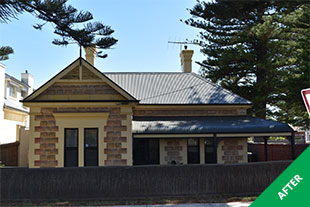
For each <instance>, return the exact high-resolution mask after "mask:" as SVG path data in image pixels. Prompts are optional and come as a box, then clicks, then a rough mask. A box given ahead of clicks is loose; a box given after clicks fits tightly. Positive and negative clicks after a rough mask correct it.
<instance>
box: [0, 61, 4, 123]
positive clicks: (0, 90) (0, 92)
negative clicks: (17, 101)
mask: <svg viewBox="0 0 310 207" xmlns="http://www.w3.org/2000/svg"><path fill="white" fill-rule="evenodd" d="M4 86H5V66H4V65H2V64H1V63H0V126H1V125H3V124H2V123H1V121H2V120H3V105H4V90H5V89H4Z"/></svg>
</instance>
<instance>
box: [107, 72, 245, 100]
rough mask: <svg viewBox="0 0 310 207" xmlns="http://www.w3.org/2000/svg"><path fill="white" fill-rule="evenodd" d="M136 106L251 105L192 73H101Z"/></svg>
mask: <svg viewBox="0 0 310 207" xmlns="http://www.w3.org/2000/svg"><path fill="white" fill-rule="evenodd" d="M104 74H105V75H107V76H108V77H109V78H110V79H112V80H113V81H114V82H116V83H117V84H118V85H119V86H121V87H122V88H123V89H124V90H126V91H127V92H128V93H130V94H131V95H133V96H134V97H135V98H136V99H138V100H140V104H251V102H250V101H248V100H246V99H244V98H242V97H240V96H238V95H236V94H234V93H232V92H230V91H228V90H226V89H223V88H222V87H220V86H218V85H216V84H214V83H212V82H210V81H207V80H206V79H203V78H201V77H200V76H198V75H197V74H194V73H104Z"/></svg>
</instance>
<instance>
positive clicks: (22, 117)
mask: <svg viewBox="0 0 310 207" xmlns="http://www.w3.org/2000/svg"><path fill="white" fill-rule="evenodd" d="M33 83H34V79H33V76H32V75H31V74H30V73H28V72H27V71H25V73H22V74H21V80H18V79H17V78H15V77H13V76H10V75H9V74H7V73H6V72H5V66H4V65H3V64H1V63H0V106H1V108H0V133H1V134H0V145H1V158H0V161H1V162H2V163H3V164H5V165H19V166H27V165H28V164H27V154H28V143H29V141H28V134H27V131H26V130H27V129H28V128H29V108H28V107H24V106H23V104H22V103H21V102H20V100H22V99H24V98H25V97H26V96H28V95H29V94H31V93H32V92H33Z"/></svg>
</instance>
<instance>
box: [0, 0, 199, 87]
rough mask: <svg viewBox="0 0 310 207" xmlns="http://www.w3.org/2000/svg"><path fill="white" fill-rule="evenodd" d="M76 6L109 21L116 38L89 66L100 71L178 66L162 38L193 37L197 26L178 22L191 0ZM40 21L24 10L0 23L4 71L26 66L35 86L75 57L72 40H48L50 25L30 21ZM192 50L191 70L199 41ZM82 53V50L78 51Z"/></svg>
mask: <svg viewBox="0 0 310 207" xmlns="http://www.w3.org/2000/svg"><path fill="white" fill-rule="evenodd" d="M68 3H69V4H71V5H72V6H74V7H75V8H77V9H78V10H79V11H80V10H84V11H89V12H91V13H92V14H93V16H94V20H95V21H101V22H103V23H104V24H105V25H109V26H111V28H112V29H113V30H115V32H114V33H113V37H114V38H116V39H118V42H117V44H116V45H114V46H113V48H112V49H109V50H106V51H105V52H106V53H107V54H108V57H107V58H105V59H101V58H97V59H96V63H95V66H96V68H98V69H99V70H100V71H102V72H181V66H180V57H179V54H180V51H181V45H177V44H169V43H168V41H177V42H183V41H185V40H186V39H188V40H193V39H197V38H198V34H199V30H198V29H196V28H193V27H190V26H188V25H186V24H185V23H182V22H181V21H180V19H183V20H186V19H188V18H190V17H191V16H190V14H189V11H188V10H187V9H191V8H193V6H194V5H195V3H196V0H104V1H103V0H88V1H86V0H70V1H69V2H68ZM36 23H40V20H38V19H36V18H35V17H33V16H32V15H30V14H27V13H24V14H21V15H19V16H18V20H15V19H12V20H11V22H9V23H8V24H0V46H11V47H12V48H13V49H14V54H13V55H10V58H9V60H6V61H2V62H1V63H2V64H4V65H5V66H6V73H8V74H10V75H12V76H14V77H16V78H18V79H20V74H21V73H22V72H24V71H25V70H28V72H29V73H31V74H32V75H33V76H34V82H35V88H38V87H40V86H41V85H42V84H44V83H45V82H46V81H48V80H49V79H50V78H52V77H53V76H54V75H56V74H57V73H58V72H59V71H61V70H62V69H64V68H65V67H66V66H67V65H69V64H70V63H71V62H73V61H74V60H75V59H77V58H78V57H79V48H78V46H77V45H68V46H67V47H60V46H56V45H53V44H52V41H53V39H55V38H58V36H57V35H55V34H54V33H53V31H54V30H53V27H52V26H51V25H45V27H43V29H42V30H41V31H38V30H35V29H34V28H33V27H32V25H34V24H36ZM188 49H193V50H194V55H193V72H195V73H198V72H199V65H198V64H196V63H195V61H202V60H203V59H204V56H203V55H202V54H201V53H200V48H199V46H196V45H189V46H188ZM83 57H84V54H83Z"/></svg>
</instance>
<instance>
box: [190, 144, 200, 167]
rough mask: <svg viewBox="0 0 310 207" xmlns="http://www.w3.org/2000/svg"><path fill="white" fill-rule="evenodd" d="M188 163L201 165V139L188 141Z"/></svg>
mask: <svg viewBox="0 0 310 207" xmlns="http://www.w3.org/2000/svg"><path fill="white" fill-rule="evenodd" d="M187 163H188V164H199V163H200V151H199V139H188V140H187Z"/></svg>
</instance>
